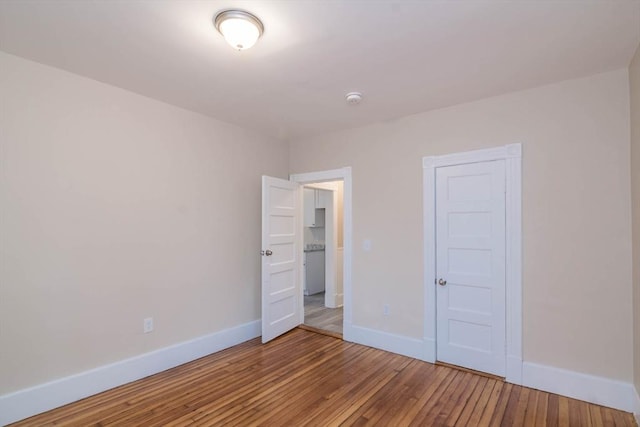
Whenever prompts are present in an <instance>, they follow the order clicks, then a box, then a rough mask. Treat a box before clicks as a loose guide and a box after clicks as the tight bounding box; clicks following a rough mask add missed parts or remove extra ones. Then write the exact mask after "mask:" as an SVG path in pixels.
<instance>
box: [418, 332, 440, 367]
mask: <svg viewBox="0 0 640 427" xmlns="http://www.w3.org/2000/svg"><path fill="white" fill-rule="evenodd" d="M422 342H423V343H424V347H425V357H424V359H422V360H424V361H425V362H429V363H436V360H437V358H438V355H437V354H436V340H435V339H433V338H429V337H424V338H423V339H422Z"/></svg>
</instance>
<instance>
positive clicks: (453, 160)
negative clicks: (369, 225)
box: [422, 144, 522, 384]
mask: <svg viewBox="0 0 640 427" xmlns="http://www.w3.org/2000/svg"><path fill="white" fill-rule="evenodd" d="M492 160H504V161H505V178H506V195H505V202H506V284H505V285H506V315H507V318H506V327H507V336H506V337H505V338H506V340H505V343H506V349H505V351H506V356H507V366H506V373H507V374H506V380H507V381H508V382H510V383H514V384H522V145H521V144H509V145H504V146H501V147H495V148H488V149H484V150H476V151H467V152H463V153H454V154H446V155H442V156H430V157H423V158H422V168H423V191H424V199H423V203H424V208H423V215H424V216H423V221H424V307H425V309H424V310H425V325H424V344H425V350H426V358H425V360H427V361H428V362H432V363H433V362H435V361H436V285H435V280H436V239H435V236H436V228H435V227H436V221H435V213H436V212H435V184H436V179H435V176H436V175H435V173H436V168H438V167H443V166H452V165H460V164H465V163H478V162H486V161H492Z"/></svg>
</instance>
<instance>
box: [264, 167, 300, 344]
mask: <svg viewBox="0 0 640 427" xmlns="http://www.w3.org/2000/svg"><path fill="white" fill-rule="evenodd" d="M300 203H301V197H300V185H299V184H298V183H296V182H291V181H285V180H283V179H278V178H272V177H270V176H263V177H262V342H263V343H265V342H267V341H271V340H272V339H274V338H276V337H277V336H279V335H282V334H284V333H285V332H287V331H289V330H291V329H293V328H295V327H296V326H298V325H299V324H300V321H301V318H302V316H301V314H302V313H301V307H302V304H301V301H300V298H301V296H302V290H301V289H300V286H301V283H300V271H299V268H300V265H301V262H299V259H298V258H299V257H300V256H301V254H302V247H301V244H302V243H301V242H302V236H301V232H302V227H301V225H300V220H301V213H302V209H301V206H300Z"/></svg>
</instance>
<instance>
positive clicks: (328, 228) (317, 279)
mask: <svg viewBox="0 0 640 427" xmlns="http://www.w3.org/2000/svg"><path fill="white" fill-rule="evenodd" d="M302 191H303V215H302V218H303V221H302V222H303V223H302V225H303V233H302V235H303V245H302V247H303V269H302V289H303V294H304V297H303V302H304V321H303V324H304V325H305V326H307V327H310V328H313V329H314V330H317V331H318V332H325V333H327V332H328V333H329V334H330V335H332V336H339V337H340V338H342V331H343V319H344V315H343V277H342V271H343V260H344V236H343V234H344V233H343V230H344V220H343V217H344V214H343V213H344V209H343V205H344V202H343V201H344V199H343V194H344V183H343V181H342V180H340V181H329V182H322V183H313V184H306V185H305V186H304V187H303V190H302Z"/></svg>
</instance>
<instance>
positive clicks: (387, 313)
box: [382, 304, 389, 316]
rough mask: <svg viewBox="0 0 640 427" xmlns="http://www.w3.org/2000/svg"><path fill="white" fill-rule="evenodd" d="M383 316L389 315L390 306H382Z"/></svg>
mask: <svg viewBox="0 0 640 427" xmlns="http://www.w3.org/2000/svg"><path fill="white" fill-rule="evenodd" d="M382 314H384V315H385V316H388V315H389V304H385V305H383V306H382Z"/></svg>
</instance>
